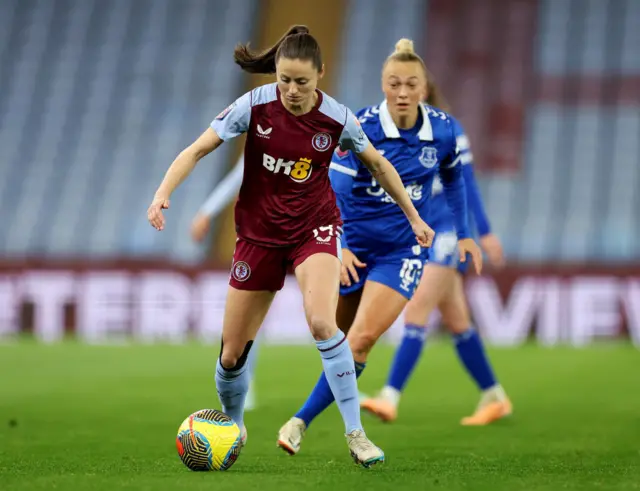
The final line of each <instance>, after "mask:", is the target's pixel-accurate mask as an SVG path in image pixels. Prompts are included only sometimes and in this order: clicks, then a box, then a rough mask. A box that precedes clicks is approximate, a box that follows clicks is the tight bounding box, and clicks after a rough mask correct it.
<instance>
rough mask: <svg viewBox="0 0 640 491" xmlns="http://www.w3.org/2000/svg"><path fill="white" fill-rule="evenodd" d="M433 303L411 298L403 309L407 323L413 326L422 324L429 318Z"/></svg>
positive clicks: (433, 306)
mask: <svg viewBox="0 0 640 491" xmlns="http://www.w3.org/2000/svg"><path fill="white" fill-rule="evenodd" d="M434 308H435V305H434V304H433V303H432V302H428V301H427V302H425V303H422V302H418V301H415V299H413V300H411V301H410V302H409V303H408V304H407V307H406V309H405V312H404V320H405V322H406V323H407V324H413V325H415V326H424V325H426V324H427V321H428V320H429V316H430V315H431V312H433V309H434Z"/></svg>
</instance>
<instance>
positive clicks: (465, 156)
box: [451, 118, 473, 165]
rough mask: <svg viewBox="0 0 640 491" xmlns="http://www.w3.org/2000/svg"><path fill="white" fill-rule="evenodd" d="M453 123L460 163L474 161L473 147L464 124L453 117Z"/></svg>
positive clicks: (464, 163)
mask: <svg viewBox="0 0 640 491" xmlns="http://www.w3.org/2000/svg"><path fill="white" fill-rule="evenodd" d="M451 122H452V124H453V134H454V136H455V138H456V146H457V147H458V152H459V153H460V163H461V164H463V165H466V164H472V163H473V154H472V153H471V147H470V146H469V138H467V135H466V134H465V133H464V129H463V128H462V125H461V124H460V123H459V122H458V121H457V120H456V119H454V118H451Z"/></svg>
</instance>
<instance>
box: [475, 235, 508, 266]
mask: <svg viewBox="0 0 640 491" xmlns="http://www.w3.org/2000/svg"><path fill="white" fill-rule="evenodd" d="M480 247H482V250H483V251H484V252H485V254H486V255H487V257H488V258H489V262H490V263H491V265H492V266H495V267H496V268H502V267H503V266H504V264H505V259H504V250H503V249H502V244H501V243H500V239H499V238H498V236H497V235H494V234H487V235H483V236H482V237H480Z"/></svg>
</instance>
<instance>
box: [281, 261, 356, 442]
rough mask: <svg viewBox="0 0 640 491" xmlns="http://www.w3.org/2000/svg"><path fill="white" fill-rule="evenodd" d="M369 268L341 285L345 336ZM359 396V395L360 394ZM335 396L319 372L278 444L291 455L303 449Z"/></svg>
mask: <svg viewBox="0 0 640 491" xmlns="http://www.w3.org/2000/svg"><path fill="white" fill-rule="evenodd" d="M367 273H368V270H363V271H361V272H360V281H359V282H358V283H356V284H353V285H351V286H349V287H344V286H341V287H340V297H339V299H338V308H337V312H336V322H337V324H338V328H339V329H340V330H341V331H342V332H343V333H344V334H345V335H346V334H347V333H348V332H349V328H350V327H351V324H352V323H353V320H354V319H355V316H356V312H357V311H358V305H359V303H360V297H361V296H362V287H363V286H364V282H365V280H366V276H367ZM358 368H359V367H358V366H357V365H356V378H357V377H359V376H360V373H361V370H358ZM359 397H360V396H359ZM334 401H335V398H334V396H333V392H332V391H331V387H329V382H328V381H327V377H326V376H325V375H324V372H322V373H321V374H320V377H319V378H318V381H317V382H316V385H315V386H314V388H313V390H312V391H311V393H310V394H309V397H307V400H306V401H305V402H304V404H303V405H302V407H300V409H299V410H298V411H297V412H296V414H295V415H294V416H293V417H292V418H290V419H289V420H288V421H287V422H286V423H285V424H284V425H283V426H282V427H281V428H280V431H279V432H278V446H280V447H281V448H282V449H284V450H285V451H287V452H288V453H289V454H290V455H295V454H296V453H298V452H299V451H300V446H301V444H302V439H303V438H304V434H305V432H306V430H307V428H308V426H309V425H310V424H311V422H312V421H313V420H314V419H315V418H316V417H317V416H318V415H319V414H320V413H322V412H323V411H324V410H325V409H326V408H327V407H329V406H330V405H331V404H332V403H333V402H334Z"/></svg>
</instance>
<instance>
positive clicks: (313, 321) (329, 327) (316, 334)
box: [309, 315, 336, 341]
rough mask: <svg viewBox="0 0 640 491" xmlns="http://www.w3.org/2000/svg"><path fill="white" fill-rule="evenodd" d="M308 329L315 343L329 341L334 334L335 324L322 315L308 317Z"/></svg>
mask: <svg viewBox="0 0 640 491" xmlns="http://www.w3.org/2000/svg"><path fill="white" fill-rule="evenodd" d="M309 329H311V335H312V336H313V338H314V339H315V340H316V341H322V340H325V339H329V338H330V337H331V336H333V335H334V334H335V330H336V324H335V322H331V320H330V319H329V318H328V317H327V316H324V315H311V316H309Z"/></svg>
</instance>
